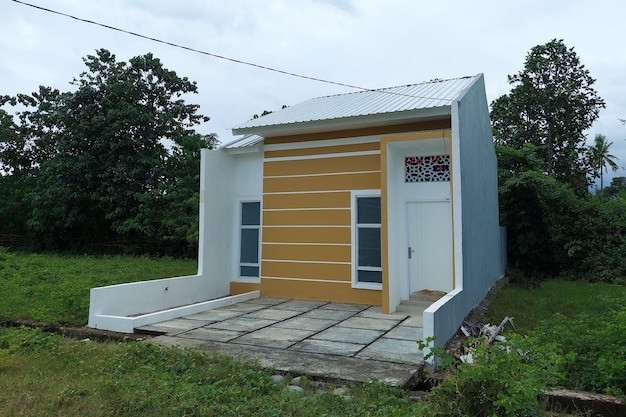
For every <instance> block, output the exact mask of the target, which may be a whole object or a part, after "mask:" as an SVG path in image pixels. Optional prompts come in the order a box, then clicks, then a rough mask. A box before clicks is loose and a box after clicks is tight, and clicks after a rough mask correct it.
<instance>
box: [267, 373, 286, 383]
mask: <svg viewBox="0 0 626 417" xmlns="http://www.w3.org/2000/svg"><path fill="white" fill-rule="evenodd" d="M270 379H271V380H272V382H273V383H274V384H277V385H279V384H284V383H285V377H284V376H282V375H272V376H271V377H270Z"/></svg>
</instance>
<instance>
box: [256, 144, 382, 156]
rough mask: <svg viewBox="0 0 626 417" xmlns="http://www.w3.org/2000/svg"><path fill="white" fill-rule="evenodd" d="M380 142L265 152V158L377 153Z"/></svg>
mask: <svg viewBox="0 0 626 417" xmlns="http://www.w3.org/2000/svg"><path fill="white" fill-rule="evenodd" d="M379 150H380V142H369V143H358V144H351V145H335V146H319V147H315V148H302V149H284V150H274V151H265V154H264V155H265V158H283V157H288V156H307V155H322V154H331V153H346V152H363V151H379Z"/></svg>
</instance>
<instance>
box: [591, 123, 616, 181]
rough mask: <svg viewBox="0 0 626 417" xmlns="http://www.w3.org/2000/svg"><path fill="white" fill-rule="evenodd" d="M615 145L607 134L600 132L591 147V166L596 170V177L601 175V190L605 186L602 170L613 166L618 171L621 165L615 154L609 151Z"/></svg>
mask: <svg viewBox="0 0 626 417" xmlns="http://www.w3.org/2000/svg"><path fill="white" fill-rule="evenodd" d="M611 145H613V142H609V141H607V140H606V136H604V135H602V134H600V133H598V134H597V135H596V137H595V138H594V144H593V146H590V147H589V156H590V159H591V167H592V168H593V170H594V177H595V178H598V177H600V190H602V188H604V183H603V174H602V171H604V170H606V172H608V169H609V168H611V169H612V170H613V171H617V170H618V168H619V165H617V162H616V161H619V158H617V157H616V156H615V155H611V154H610V153H609V148H610V147H611Z"/></svg>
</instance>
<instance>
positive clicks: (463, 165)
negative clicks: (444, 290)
mask: <svg viewBox="0 0 626 417" xmlns="http://www.w3.org/2000/svg"><path fill="white" fill-rule="evenodd" d="M452 133H453V139H452V142H453V145H452V146H453V148H452V156H453V166H454V167H455V169H454V171H453V187H454V202H453V209H454V221H455V235H454V245H455V254H460V256H456V259H455V269H456V279H457V288H458V290H457V291H453V292H452V293H450V294H448V296H446V297H444V298H443V299H441V300H440V301H439V302H437V303H435V304H434V305H432V306H431V307H429V308H428V309H427V310H426V311H425V312H424V336H425V337H428V336H435V337H436V340H435V343H436V344H437V345H443V344H444V343H445V342H446V341H447V340H448V339H449V338H450V337H452V335H453V334H454V333H455V332H456V330H457V329H458V328H459V326H460V325H461V323H462V321H463V319H464V318H465V316H466V315H467V314H468V313H469V312H470V310H471V309H472V308H474V307H475V306H476V305H477V304H478V303H480V301H481V300H482V299H483V298H484V296H485V295H486V293H487V291H488V290H489V289H490V288H491V287H492V286H493V284H494V283H495V282H496V281H497V280H498V279H499V278H501V277H502V276H503V275H504V268H505V265H504V264H503V256H502V255H501V254H502V245H503V243H502V242H501V235H502V232H501V229H500V227H499V215H498V178H497V161H496V156H495V151H494V148H493V138H492V133H491V124H490V121H489V109H488V105H487V98H486V95H485V86H484V78H483V77H482V76H481V77H480V78H478V79H477V80H476V81H475V82H474V83H473V84H472V85H471V86H470V87H469V88H468V90H467V91H466V92H465V94H464V95H463V97H462V98H461V99H460V100H459V101H458V102H455V103H453V104H452Z"/></svg>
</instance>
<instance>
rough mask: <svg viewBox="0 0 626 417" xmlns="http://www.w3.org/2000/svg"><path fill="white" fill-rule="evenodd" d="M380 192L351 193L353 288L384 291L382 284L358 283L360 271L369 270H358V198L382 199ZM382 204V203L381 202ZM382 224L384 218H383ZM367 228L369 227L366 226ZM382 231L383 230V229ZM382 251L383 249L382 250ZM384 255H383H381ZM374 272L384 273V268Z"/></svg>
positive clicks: (357, 191)
mask: <svg viewBox="0 0 626 417" xmlns="http://www.w3.org/2000/svg"><path fill="white" fill-rule="evenodd" d="M380 194H381V193H380V190H351V191H350V211H351V213H350V225H351V226H350V227H351V228H352V279H351V285H352V288H358V289H363V290H382V287H383V284H382V282H381V283H373V282H359V281H358V269H363V270H369V268H368V267H363V268H358V266H359V265H358V264H359V260H358V253H357V250H358V236H357V232H358V227H357V198H359V197H380V196H381V195H380ZM381 204H382V201H381ZM381 222H382V218H381ZM364 226H365V227H367V226H368V225H364ZM376 226H377V227H378V228H381V225H376ZM381 230H382V228H381ZM381 251H382V248H381ZM381 255H382V253H381ZM371 270H373V271H378V270H381V271H382V267H381V268H380V269H379V268H375V269H371Z"/></svg>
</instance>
